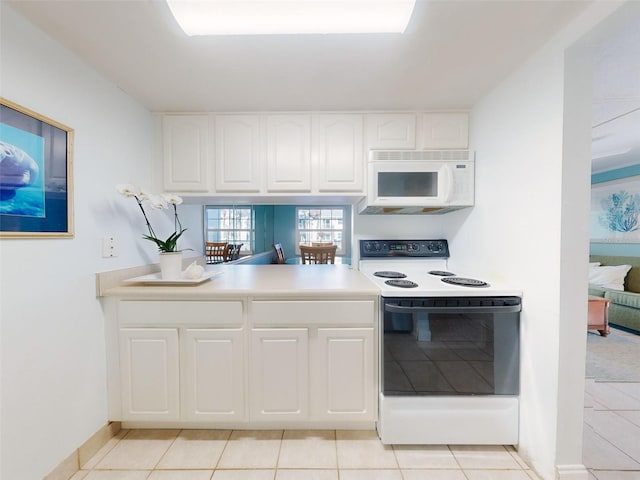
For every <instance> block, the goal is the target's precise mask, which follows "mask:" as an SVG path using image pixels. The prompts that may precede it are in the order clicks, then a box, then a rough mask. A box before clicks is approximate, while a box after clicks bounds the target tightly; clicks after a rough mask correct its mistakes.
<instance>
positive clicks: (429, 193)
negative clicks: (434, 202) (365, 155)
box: [378, 172, 438, 197]
mask: <svg viewBox="0 0 640 480" xmlns="http://www.w3.org/2000/svg"><path fill="white" fill-rule="evenodd" d="M378 196H379V197H437V196H438V172H378Z"/></svg>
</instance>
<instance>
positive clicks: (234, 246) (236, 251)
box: [224, 243, 244, 262]
mask: <svg viewBox="0 0 640 480" xmlns="http://www.w3.org/2000/svg"><path fill="white" fill-rule="evenodd" d="M242 245H244V243H229V244H227V249H226V250H225V253H224V261H225V262H231V261H232V260H237V259H238V258H240V249H242Z"/></svg>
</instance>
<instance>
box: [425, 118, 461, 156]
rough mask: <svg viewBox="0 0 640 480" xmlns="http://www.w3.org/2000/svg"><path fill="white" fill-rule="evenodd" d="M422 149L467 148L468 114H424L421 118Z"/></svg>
mask: <svg viewBox="0 0 640 480" xmlns="http://www.w3.org/2000/svg"><path fill="white" fill-rule="evenodd" d="M422 132H423V139H422V148H423V149H425V150H428V149H436V148H467V147H468V146H469V114H468V113H454V112H451V113H425V114H424V115H423V116H422Z"/></svg>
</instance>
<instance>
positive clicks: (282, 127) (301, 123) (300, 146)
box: [267, 115, 311, 192]
mask: <svg viewBox="0 0 640 480" xmlns="http://www.w3.org/2000/svg"><path fill="white" fill-rule="evenodd" d="M267 165H268V169H267V189H268V190H269V191H270V192H309V191H311V117H309V116H308V115H270V116H269V117H268V118H267Z"/></svg>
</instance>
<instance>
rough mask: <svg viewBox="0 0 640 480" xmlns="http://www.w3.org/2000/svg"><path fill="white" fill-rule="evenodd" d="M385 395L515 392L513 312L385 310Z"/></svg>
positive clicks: (516, 326)
mask: <svg viewBox="0 0 640 480" xmlns="http://www.w3.org/2000/svg"><path fill="white" fill-rule="evenodd" d="M383 343H384V351H383V359H384V363H383V385H384V386H383V393H384V394H385V395H411V396H414V395H517V394H518V392H519V313H472V314H463V313H455V314H446V313H445V314H443V313H428V314H427V313H414V314H399V313H390V312H385V315H384V332H383Z"/></svg>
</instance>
